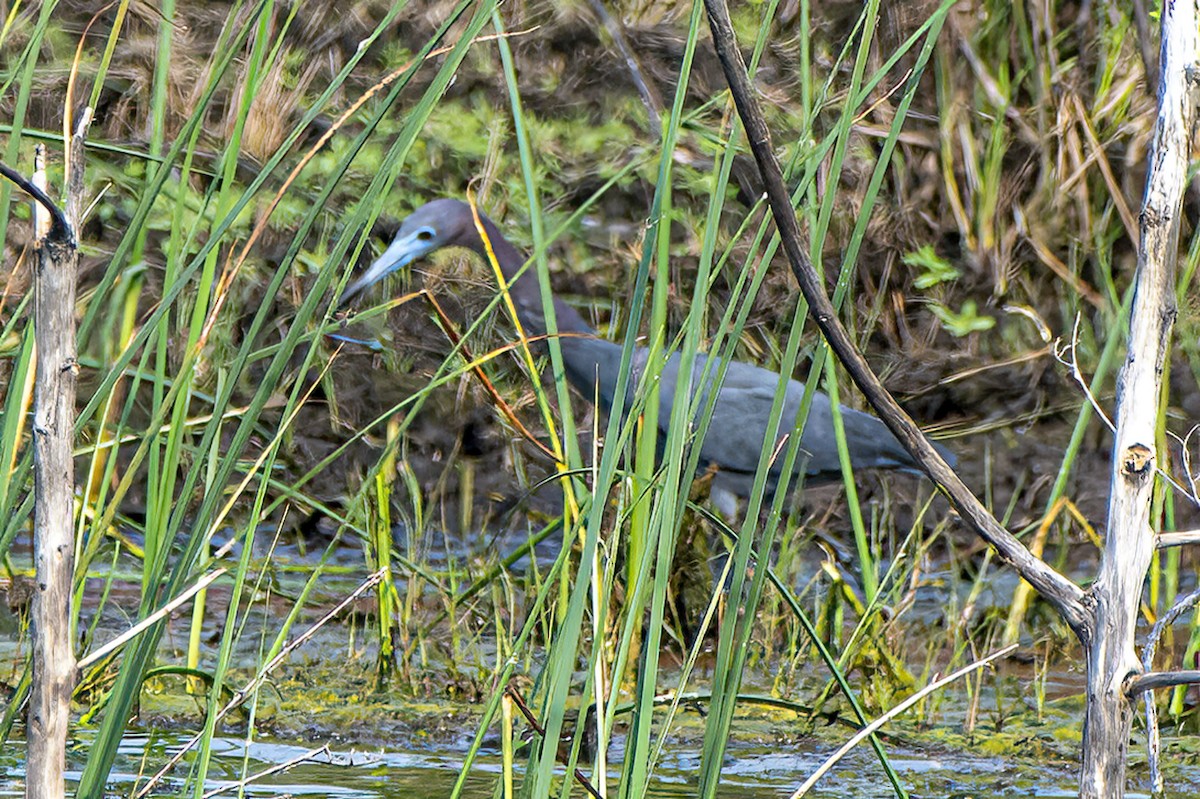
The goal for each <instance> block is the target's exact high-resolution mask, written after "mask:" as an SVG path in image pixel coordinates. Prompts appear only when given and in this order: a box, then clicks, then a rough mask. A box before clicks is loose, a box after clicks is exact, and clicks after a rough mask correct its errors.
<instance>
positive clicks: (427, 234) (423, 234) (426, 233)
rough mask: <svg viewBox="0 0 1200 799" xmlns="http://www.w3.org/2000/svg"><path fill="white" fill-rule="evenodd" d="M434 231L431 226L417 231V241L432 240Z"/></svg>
mask: <svg viewBox="0 0 1200 799" xmlns="http://www.w3.org/2000/svg"><path fill="white" fill-rule="evenodd" d="M432 240H433V231H432V230H430V229H429V228H422V229H420V230H418V231H417V241H432Z"/></svg>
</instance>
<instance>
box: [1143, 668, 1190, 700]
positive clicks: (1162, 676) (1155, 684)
mask: <svg viewBox="0 0 1200 799" xmlns="http://www.w3.org/2000/svg"><path fill="white" fill-rule="evenodd" d="M1197 683H1200V669H1185V670H1183V671H1151V672H1147V673H1145V674H1141V675H1138V676H1137V677H1134V678H1133V679H1132V680H1130V681H1129V687H1128V688H1127V689H1126V690H1125V694H1126V695H1127V696H1137V695H1138V694H1140V693H1145V692H1147V691H1154V690H1157V689H1159V688H1174V687H1175V686H1176V685H1196V684H1197Z"/></svg>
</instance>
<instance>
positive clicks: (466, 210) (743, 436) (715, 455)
mask: <svg viewBox="0 0 1200 799" xmlns="http://www.w3.org/2000/svg"><path fill="white" fill-rule="evenodd" d="M479 218H480V220H481V222H482V224H483V227H484V230H485V231H486V232H487V237H488V241H489V242H490V243H491V246H492V249H493V251H494V252H495V254H496V260H497V262H498V263H499V265H500V271H501V272H503V273H504V275H505V277H507V278H508V279H509V280H510V286H509V291H510V293H511V295H512V299H513V303H514V305H515V306H516V309H517V314H518V316H520V318H521V323H522V324H523V325H524V326H525V328H526V330H527V331H528V332H529V333H531V334H533V335H539V334H543V333H545V332H546V322H545V317H544V315H543V312H542V296H541V290H540V287H539V285H538V281H537V277H536V276H535V275H534V273H533V271H532V270H531V269H527V270H526V271H525V272H524V273H523V274H522V275H521V276H520V277H518V278H516V280H515V281H514V280H513V279H512V276H513V275H514V274H516V273H517V271H518V270H519V269H520V268H521V266H522V265H523V264H524V263H525V258H524V256H522V255H521V253H520V252H518V251H517V249H516V248H515V247H513V245H512V244H511V243H509V241H508V240H507V239H505V238H504V236H502V235H501V233H500V231H499V230H498V229H497V228H496V225H495V224H494V223H493V222H492V221H491V220H490V219H488V218H487V217H486V216H484V215H483V213H482V212H481V213H480V215H479ZM451 246H458V247H465V248H467V249H470V250H473V251H474V252H476V253H478V254H479V255H481V256H483V257H486V253H485V249H484V244H483V240H482V239H481V238H480V236H479V232H478V230H477V229H476V227H475V220H474V217H473V215H472V213H471V207H470V206H469V205H467V204H466V203H464V202H461V201H459V200H449V199H444V200H434V201H432V202H429V203H426V204H425V205H423V206H421V207H420V208H418V209H417V210H416V211H414V212H413V214H412V215H411V216H409V217H408V218H407V219H405V220H404V222H403V224H401V226H400V230H399V231H398V232H397V233H396V237H395V238H394V239H393V240H392V243H391V244H390V245H389V246H388V248H387V250H385V251H384V253H383V255H381V256H380V257H379V258H377V259H376V260H375V262H374V263H372V264H371V266H370V267H368V268H367V271H366V272H364V273H363V275H362V276H361V277H359V278H358V279H357V280H355V281H354V282H353V283H351V284H350V286H349V287H347V288H346V290H345V292H344V293H343V294H342V296H341V299H340V300H339V301H338V302H339V305H345V304H346V303H347V302H348V301H349V300H351V299H352V298H353V297H355V296H356V295H358V294H359V293H360V292H362V291H363V290H365V289H367V288H368V287H370V286H372V285H374V284H375V283H377V282H378V281H379V280H381V279H382V278H384V277H385V276H387V275H389V274H391V273H392V272H395V271H396V270H398V269H401V268H403V267H405V266H407V265H409V264H410V263H412V262H413V261H415V260H416V259H418V258H421V257H422V256H425V255H428V254H429V253H431V252H433V251H434V250H437V249H440V248H442V247H451ZM554 311H555V317H556V321H557V323H558V330H559V332H560V333H563V334H567V335H563V336H561V337H560V338H559V346H560V347H561V349H562V357H563V365H564V367H565V368H566V371H567V377H568V379H569V380H570V381H571V383H572V384H573V385H574V386H575V387H576V388H577V389H578V390H579V392H580V393H581V394H583V396H584V397H586V398H587V399H588V400H592V399H597V400H598V401H599V405H600V409H601V410H602V411H604V412H605V413H606V414H607V413H608V411H609V409H610V408H611V407H612V405H613V399H614V396H615V393H616V384H617V377H618V375H619V373H620V365H621V346H620V345H619V344H615V343H613V342H611V341H607V340H605V339H602V338H600V337H599V336H598V335H597V333H596V331H595V329H593V328H592V327H591V325H589V324H588V323H587V322H586V321H584V319H583V317H582V316H580V315H579V312H578V311H576V310H575V309H574V308H572V307H571V306H570V305H567V304H566V303H565V302H563V301H562V300H560V299H558V298H554ZM646 357H647V355H646V350H644V349H640V348H639V349H638V350H636V351H635V352H634V355H633V375H632V379H631V380H630V381H629V386H630V392H631V393H632V391H633V389H634V387H636V385H637V381H638V379H639V378H640V376H641V373H642V370H643V368H644V367H645V362H646ZM707 357H708V356H705V355H698V356H697V357H696V361H695V364H694V367H693V368H694V371H695V375H696V379H695V381H694V384H695V385H701V379H702V372H703V370H704V366H705V362H706V359H707ZM679 360H680V356H679V354H678V353H676V354H674V355H672V356H671V357H670V358H669V359H668V361H667V363H666V365H665V367H664V369H663V374H662V378H661V381H660V389H659V391H660V403H661V406H662V410H661V411H660V413H659V419H660V427H661V428H662V429H663V431H664V433H665V430H666V426H667V423H668V421H669V419H670V416H671V413H670V410H669V409H670V408H671V406H672V404H673V402H674V392H675V388H676V377H677V375H678V372H679ZM717 366H718V364H714V365H713V368H712V369H711V370H710V374H709V376H708V383H707V385H712V381H713V380H715V378H716V375H717V371H718V370H717ZM779 379H780V378H779V374H778V373H776V372H772V371H769V370H767V369H763V368H761V367H758V366H753V365H751V364H747V363H741V362H738V361H733V362H731V363H730V364H729V368H728V369H727V370H726V372H725V379H724V382H723V383H722V384H721V388H720V390H719V392H718V394H717V400H716V403H715V405H714V406H713V411H712V421H711V422H710V424H709V428H708V434H707V435H706V436H705V438H704V441H703V442H701V444H700V470H701V471H708V470H712V471H713V482H712V488H711V493H712V496H713V499H714V500H715V502H716V504H717V506H718V507H721V508H722V509H728V508H729V507H730V505H731V504H732V499H733V497H732V496H730V495H733V496H740V497H745V496H748V495H749V494H750V490H751V488H752V486H753V484H754V473H755V469H756V468H757V466H758V460H759V454H760V453H761V451H762V449H763V447H764V446H767V445H766V444H764V441H765V439H766V433H767V424H768V421H769V419H770V413H771V403H772V400H773V398H774V395H775V389H776V386H777V385H778V384H779ZM803 397H804V385H803V384H801V383H799V382H797V381H795V380H789V381H788V385H787V397H786V400H785V403H784V413H783V418H782V422H781V424H780V438H782V437H783V436H785V435H787V434H788V433H789V432H790V431H791V429H792V425H793V422H794V420H795V418H796V414H797V412H798V411H799V409H800V403H801V400H802V399H803ZM706 400H707V397H704V398H702V401H701V403H700V405H699V407H700V408H701V409H703V407H704V405H705V402H706ZM629 404H630V402H629V400H627V401H626V403H625V407H626V408H628V407H629ZM830 404H831V403H830V401H829V397H827V396H826V395H825V394H822V393H820V392H818V393H817V395H816V396H815V397H814V398H813V403H812V409H811V411H810V412H809V418H808V421H807V423H806V424H805V427H804V433H803V435H802V436H801V439H800V447H801V452H800V456H799V458H798V460H797V466H796V470H797V473H799V472H800V471H801V470H802V471H803V472H804V475H805V479H806V481H807V482H809V483H813V482H825V481H829V480H837V479H840V477H841V465H840V463H839V461H838V453H837V444H836V441H835V438H834V431H833V417H832V414H831V409H830ZM841 412H842V424H843V426H844V428H845V431H846V443H847V446H848V448H849V451H850V463H851V465H852V467H853V468H854V470H856V471H857V470H859V469H898V470H902V471H910V472H916V473H920V472H919V469H918V468H917V465H916V462H915V461H913V459H912V457H911V456H910V455H909V454H908V452H907V451H906V450H905V449H904V447H902V446H901V445H900V442H899V441H897V440H896V437H895V436H893V435H892V433H891V431H889V430H888V429H887V427H886V426H885V425H884V424H883V422H881V421H879V420H878V419H876V418H875V417H874V416H870V415H868V414H865V413H861V412H859V411H855V410H852V409H850V408H845V407H843V408H842V409H841ZM935 446H936V447H937V449H938V451H939V452H940V453H941V454H942V457H943V458H945V459H946V461H947V462H948V463H950V464H951V465H952V466H953V465H954V462H955V458H954V456H953V455H951V454H950V453H949V452H947V451H946V450H945V449H944V448H943V447H941V446H938V445H935ZM775 448H776V447H775V445H771V449H772V450H774V449H775ZM782 460H783V458H782V456H781V457H779V458H776V460H775V462H774V464H773V465H772V467H771V473H770V475H769V484H768V487H769V489H770V490H771V491H773V490H774V488H775V486H776V484H777V483H778V481H779V477H780V474H781V472H782V468H783V464H782ZM792 484H794V482H793V483H792Z"/></svg>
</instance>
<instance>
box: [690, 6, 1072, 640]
mask: <svg viewBox="0 0 1200 799" xmlns="http://www.w3.org/2000/svg"><path fill="white" fill-rule="evenodd" d="M704 6H705V10H706V11H707V14H708V21H709V27H710V28H711V30H712V36H713V44H714V45H715V46H716V50H717V56H718V58H719V59H720V61H721V66H722V68H723V69H724V71H725V79H726V80H727V81H728V83H729V88H730V90H731V92H732V93H733V99H734V103H735V104H736V105H737V110H738V114H739V115H740V116H741V119H742V124H743V125H744V126H745V129H746V138H747V140H748V142H749V144H750V149H751V150H752V151H753V153H754V158H755V160H756V161H757V162H758V168H759V172H760V173H761V174H762V177H763V181H764V185H765V187H766V193H767V200H768V203H769V204H770V206H771V212H772V214H773V215H774V217H775V224H776V225H777V226H778V228H779V235H780V239H781V240H782V243H783V248H784V251H785V252H786V253H787V257H788V261H789V262H790V263H791V266H792V271H793V272H794V273H795V275H796V280H797V282H798V283H799V284H800V291H801V292H802V293H803V294H804V298H805V299H806V300H807V301H808V305H809V309H810V310H809V312H810V313H811V315H812V317H813V320H814V321H815V322H816V323H817V326H818V327H819V328H820V329H821V333H822V334H823V335H824V336H825V340H826V341H828V342H829V346H830V348H831V349H832V350H833V351H834V353H835V354H836V355H837V357H838V360H840V361H841V362H842V365H843V366H845V368H846V371H847V372H848V373H849V374H850V377H851V378H852V379H853V380H854V382H855V384H856V385H857V386H858V388H859V390H861V391H862V393H863V396H864V397H866V399H867V402H869V403H870V404H871V407H872V408H873V409H874V410H875V412H876V413H877V414H879V417H880V418H881V419H882V420H883V422H884V423H885V424H886V425H887V426H888V428H889V429H890V430H891V431H892V433H893V434H894V435H895V436H896V438H898V439H899V440H900V442H901V443H902V444H903V445H904V448H905V449H906V450H908V452H909V454H911V455H912V457H913V458H914V459H915V460H916V461H917V463H919V464H921V468H922V469H923V470H924V471H925V473H926V474H928V475H929V477H930V478H931V479H932V480H933V481H934V482H935V483H937V485H938V486H939V487H940V488H941V489H942V490H943V491H944V492H945V493H946V495H947V496H948V497H949V498H950V501H951V503H952V504H953V505H954V507H955V508H956V509H957V510H958V512H959V514H960V515H961V516H962V518H963V520H964V521H966V523H967V524H968V525H969V526H970V527H971V529H973V530H974V531H975V533H976V534H977V535H979V536H980V537H981V538H983V539H984V540H985V541H987V542H988V543H989V544H991V545H992V547H993V548H995V550H996V552H997V554H998V555H999V557H1000V558H1001V559H1002V560H1003V561H1005V562H1006V563H1008V564H1010V565H1011V566H1012V567H1013V568H1015V569H1016V570H1017V572H1018V573H1019V574H1020V575H1021V576H1022V577H1024V578H1025V579H1026V580H1028V581H1029V583H1030V584H1031V585H1032V586H1033V587H1034V588H1035V589H1037V591H1038V593H1040V594H1041V595H1042V596H1043V597H1044V598H1045V599H1046V601H1048V602H1049V603H1050V604H1051V605H1053V606H1054V608H1055V610H1056V611H1058V613H1059V615H1060V616H1062V618H1063V619H1064V620H1065V621H1066V622H1067V624H1068V625H1070V627H1071V629H1072V630H1074V632H1075V634H1076V635H1077V636H1078V637H1079V638H1080V640H1082V641H1085V642H1086V641H1087V640H1088V639H1089V638H1090V634H1091V633H1090V630H1091V627H1090V616H1089V614H1088V612H1087V610H1086V609H1085V607H1084V604H1083V599H1084V594H1083V591H1082V590H1081V589H1080V588H1079V586H1077V585H1075V584H1074V583H1073V582H1071V581H1070V580H1068V579H1067V578H1066V577H1064V576H1063V575H1061V574H1059V573H1058V572H1057V571H1055V570H1054V569H1053V568H1051V567H1050V566H1049V565H1047V564H1046V563H1045V562H1043V561H1042V560H1040V559H1039V558H1036V557H1034V556H1033V554H1032V553H1030V552H1029V550H1028V549H1027V548H1026V547H1025V545H1024V544H1022V543H1021V542H1020V541H1019V540H1018V539H1017V538H1016V537H1015V536H1014V535H1012V533H1010V532H1009V531H1008V530H1006V529H1004V527H1003V525H1001V524H1000V523H999V522H998V521H997V520H996V518H995V517H994V516H992V514H991V513H990V512H989V511H988V510H987V508H985V507H984V506H983V503H981V502H980V501H979V499H978V498H977V497H976V496H975V495H974V494H973V493H971V490H970V489H969V488H967V486H966V485H965V484H964V483H963V482H962V480H960V479H959V478H958V475H956V474H955V473H954V470H953V469H951V468H950V466H949V465H948V464H947V463H946V462H945V461H944V460H942V457H941V456H940V455H938V453H937V451H936V450H934V448H933V446H932V445H931V444H930V443H929V441H927V440H926V439H925V437H924V436H923V435H922V434H921V431H920V430H919V429H918V428H917V426H916V425H915V424H914V423H913V421H912V419H910V418H909V417H908V415H907V414H906V413H904V411H903V410H902V409H901V408H900V406H899V405H898V404H897V403H896V400H895V399H893V398H892V396H891V394H889V393H888V392H887V389H885V388H884V387H883V384H882V383H880V382H879V378H878V377H876V376H875V374H874V372H872V371H871V368H870V366H869V365H868V364H867V362H866V359H864V358H863V356H862V354H861V353H859V352H858V349H857V347H856V346H855V345H854V342H853V340H852V339H851V338H850V336H849V335H848V334H847V333H846V329H845V328H844V327H843V326H842V324H841V322H840V321H839V320H838V316H837V312H836V310H835V309H834V307H833V304H832V303H831V302H830V301H829V297H828V296H827V295H826V294H825V288H824V286H823V285H822V284H821V281H820V279H819V278H818V276H817V274H816V271H815V270H814V269H813V267H812V264H811V263H810V262H809V259H808V255H807V252H806V247H805V245H804V238H803V236H802V234H801V232H800V226H799V223H798V222H797V221H796V214H795V211H794V209H793V208H792V205H791V201H790V199H789V196H788V191H787V187H786V186H785V185H784V182H783V172H782V170H781V169H780V166H779V161H778V160H777V159H776V157H775V153H774V151H773V150H772V148H771V136H770V131H769V129H768V128H767V124H766V121H765V120H764V118H763V114H762V111H761V109H760V108H759V105H758V99H757V97H756V95H755V93H754V89H753V87H752V86H751V85H750V78H749V76H748V75H747V72H746V65H745V63H744V62H743V60H742V55H741V52H740V51H739V50H738V47H737V40H736V38H735V37H734V34H733V26H732V24H731V23H730V21H729V11H728V9H727V8H726V6H725V3H724V1H723V0H704Z"/></svg>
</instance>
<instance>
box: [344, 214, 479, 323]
mask: <svg viewBox="0 0 1200 799" xmlns="http://www.w3.org/2000/svg"><path fill="white" fill-rule="evenodd" d="M478 241H479V234H478V232H477V231H476V230H475V220H474V217H473V216H472V215H471V206H469V205H467V204H466V203H464V202H462V201H461V200H433V201H432V202H428V203H425V204H424V205H422V206H421V207H420V208H418V209H417V210H415V211H413V212H412V214H411V215H410V216H409V217H408V219H405V220H404V222H403V223H402V224H401V225H400V229H399V230H398V231H396V237H395V238H394V239H392V243H391V244H389V245H388V248H387V249H386V250H384V251H383V254H382V255H380V256H379V257H378V258H376V259H375V261H374V263H372V264H371V265H370V266H369V267H367V271H365V272H363V273H362V275H361V276H360V277H359V278H358V279H357V280H355V281H353V282H352V283H351V284H350V285H349V286H347V287H346V290H345V291H344V292H342V296H341V298H340V299H339V300H338V305H339V306H344V305H345V304H346V303H347V302H349V301H350V300H351V299H353V298H354V297H355V296H357V295H358V294H359V293H361V292H363V291H365V290H366V289H368V288H370V287H371V286H373V285H375V284H376V283H378V282H379V281H380V280H382V279H383V278H385V277H387V276H388V275H390V274H391V273H392V272H395V271H397V270H399V269H403V268H404V267H406V266H408V265H409V264H411V263H412V262H413V261H415V260H417V259H418V258H421V257H422V256H425V255H428V254H429V253H431V252H433V251H434V250H437V249H439V248H441V247H451V246H460V247H470V246H472V245H473V244H474V243H475V242H478Z"/></svg>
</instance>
